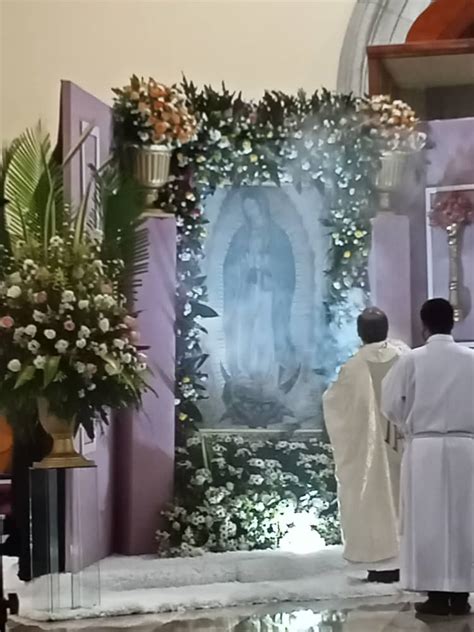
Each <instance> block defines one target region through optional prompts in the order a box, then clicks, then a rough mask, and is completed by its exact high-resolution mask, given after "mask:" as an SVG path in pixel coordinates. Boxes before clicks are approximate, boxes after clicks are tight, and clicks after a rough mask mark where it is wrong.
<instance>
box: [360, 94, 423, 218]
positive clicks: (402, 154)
mask: <svg viewBox="0 0 474 632" xmlns="http://www.w3.org/2000/svg"><path fill="white" fill-rule="evenodd" d="M360 110H361V111H362V112H363V113H364V114H365V115H366V117H367V119H368V120H369V121H370V124H371V127H372V133H373V134H375V135H376V136H377V138H378V141H379V146H380V153H381V167H380V170H379V172H378V175H377V178H376V181H375V186H376V187H377V189H378V190H379V192H380V194H381V195H380V202H381V207H382V210H391V209H390V205H391V201H390V195H391V194H392V193H395V192H396V191H397V190H399V188H400V186H401V183H402V180H403V177H404V175H405V172H406V169H407V166H408V164H409V162H410V159H411V158H412V157H413V156H414V155H415V154H417V153H418V152H420V151H421V150H422V149H423V147H425V145H426V139H427V137H426V134H425V133H424V132H421V131H419V130H418V124H419V119H418V118H417V117H416V114H415V111H414V110H413V109H412V108H411V107H410V106H409V105H407V104H406V103H405V102H404V101H401V100H399V99H396V100H392V98H391V97H390V96H387V95H375V96H372V97H368V98H365V99H361V101H360Z"/></svg>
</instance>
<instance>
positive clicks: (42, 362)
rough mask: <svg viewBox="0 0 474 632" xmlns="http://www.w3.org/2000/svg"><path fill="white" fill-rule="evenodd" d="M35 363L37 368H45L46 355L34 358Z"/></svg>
mask: <svg viewBox="0 0 474 632" xmlns="http://www.w3.org/2000/svg"><path fill="white" fill-rule="evenodd" d="M33 364H34V365H35V367H36V368H37V369H44V367H45V364H46V356H37V357H36V358H35V359H34V360H33Z"/></svg>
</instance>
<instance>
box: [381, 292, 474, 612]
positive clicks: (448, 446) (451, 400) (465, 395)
mask: <svg viewBox="0 0 474 632" xmlns="http://www.w3.org/2000/svg"><path fill="white" fill-rule="evenodd" d="M421 319H422V322H423V326H424V330H425V333H426V337H427V339H428V341H427V344H426V346H425V347H423V348H421V349H417V350H415V351H412V352H411V353H410V354H408V355H407V356H405V357H403V358H402V359H401V360H400V362H398V363H397V365H396V366H395V367H394V368H393V369H392V370H391V372H390V373H389V375H388V376H387V378H386V379H385V381H384V385H383V396H382V409H383V411H384V413H385V415H386V416H387V418H388V419H390V420H391V421H392V422H394V423H395V424H397V425H398V426H399V428H400V429H401V430H402V431H403V432H404V434H405V437H406V441H405V452H404V457H403V466H402V541H401V581H402V586H403V587H404V588H406V589H408V590H412V591H417V592H428V597H429V598H428V601H427V602H426V603H423V604H417V606H416V608H417V611H418V613H419V614H422V615H423V614H435V615H442V616H444V615H447V614H453V615H465V614H467V613H468V612H469V611H470V606H469V593H470V592H473V591H474V351H472V350H470V349H468V348H466V347H463V346H461V345H458V344H456V343H455V342H454V339H453V337H452V335H451V333H452V330H453V327H454V312H453V309H452V307H451V305H450V304H449V303H448V302H447V301H445V300H444V299H433V300H431V301H428V302H427V303H426V304H425V305H424V306H423V309H422V311H421Z"/></svg>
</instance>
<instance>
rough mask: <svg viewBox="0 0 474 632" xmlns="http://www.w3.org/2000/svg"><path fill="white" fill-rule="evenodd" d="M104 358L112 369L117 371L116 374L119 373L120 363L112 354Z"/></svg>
mask: <svg viewBox="0 0 474 632" xmlns="http://www.w3.org/2000/svg"><path fill="white" fill-rule="evenodd" d="M104 360H105V362H107V364H108V365H109V366H111V367H112V368H113V369H114V371H116V372H117V374H118V373H120V363H119V362H118V361H117V360H116V359H115V358H114V357H113V356H109V355H107V356H104Z"/></svg>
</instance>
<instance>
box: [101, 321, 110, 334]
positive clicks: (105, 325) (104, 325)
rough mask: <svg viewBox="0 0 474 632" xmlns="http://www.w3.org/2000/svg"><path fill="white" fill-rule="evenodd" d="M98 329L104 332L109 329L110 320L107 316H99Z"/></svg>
mask: <svg viewBox="0 0 474 632" xmlns="http://www.w3.org/2000/svg"><path fill="white" fill-rule="evenodd" d="M99 329H100V330H101V331H102V332H103V333H104V334H106V333H107V332H108V331H109V329H110V322H109V319H108V318H101V319H100V320H99Z"/></svg>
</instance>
